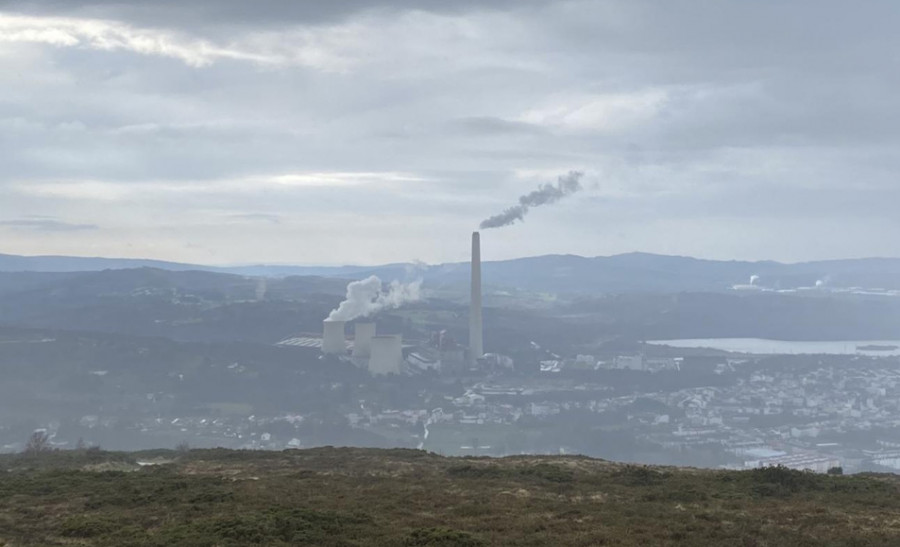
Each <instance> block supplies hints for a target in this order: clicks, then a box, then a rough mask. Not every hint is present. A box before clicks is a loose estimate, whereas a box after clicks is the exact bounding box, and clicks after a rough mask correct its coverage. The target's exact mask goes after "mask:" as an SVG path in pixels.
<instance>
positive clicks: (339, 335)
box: [322, 319, 347, 355]
mask: <svg viewBox="0 0 900 547" xmlns="http://www.w3.org/2000/svg"><path fill="white" fill-rule="evenodd" d="M322 353H329V354H333V355H343V354H345V353H347V340H346V338H344V322H343V321H334V320H332V319H326V320H325V321H322Z"/></svg>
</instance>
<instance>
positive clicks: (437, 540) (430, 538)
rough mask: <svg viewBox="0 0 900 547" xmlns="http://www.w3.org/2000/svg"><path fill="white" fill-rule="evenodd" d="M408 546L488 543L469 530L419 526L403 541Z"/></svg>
mask: <svg viewBox="0 0 900 547" xmlns="http://www.w3.org/2000/svg"><path fill="white" fill-rule="evenodd" d="M403 545H405V546H407V547H481V546H482V545H486V543H485V542H484V541H482V540H480V539H478V538H476V537H475V536H473V535H472V534H469V533H468V532H462V531H460V530H452V529H450V528H418V529H416V530H413V531H412V532H411V533H410V534H409V535H408V536H407V537H406V540H405V541H404V542H403Z"/></svg>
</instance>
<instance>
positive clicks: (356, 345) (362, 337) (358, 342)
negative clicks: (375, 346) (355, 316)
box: [353, 323, 375, 357]
mask: <svg viewBox="0 0 900 547" xmlns="http://www.w3.org/2000/svg"><path fill="white" fill-rule="evenodd" d="M354 328H355V329H356V330H355V332H356V334H355V335H354V338H353V356H354V357H368V356H369V355H370V354H371V348H372V337H373V336H375V323H357V324H356V325H355V327H354Z"/></svg>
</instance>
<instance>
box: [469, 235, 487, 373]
mask: <svg viewBox="0 0 900 547" xmlns="http://www.w3.org/2000/svg"><path fill="white" fill-rule="evenodd" d="M471 290H472V300H471V303H470V304H469V360H470V361H471V362H472V363H474V362H475V360H476V359H478V358H479V357H481V356H482V355H484V343H483V340H482V323H481V236H480V235H479V234H478V232H472V289H471Z"/></svg>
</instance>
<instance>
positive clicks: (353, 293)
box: [328, 275, 422, 321]
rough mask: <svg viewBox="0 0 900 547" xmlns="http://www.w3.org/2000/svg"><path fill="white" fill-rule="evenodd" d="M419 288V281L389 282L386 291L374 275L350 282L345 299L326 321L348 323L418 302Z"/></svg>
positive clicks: (420, 283)
mask: <svg viewBox="0 0 900 547" xmlns="http://www.w3.org/2000/svg"><path fill="white" fill-rule="evenodd" d="M421 288H422V280H421V279H418V280H416V281H413V282H412V283H401V282H399V281H397V280H394V281H391V284H390V285H388V288H387V290H386V291H385V290H383V289H382V284H381V279H379V278H378V276H375V275H373V276H370V277H367V278H366V279H362V280H360V281H352V282H351V283H350V284H349V285H347V298H346V299H345V300H344V301H343V302H341V304H340V305H339V306H338V307H337V308H335V309H334V310H332V312H331V313H330V314H329V315H328V319H329V320H332V321H350V320H352V319H356V318H357V317H367V316H369V315H372V314H373V313H376V312H379V311H381V310H386V309H394V308H399V307H400V306H402V305H403V304H406V303H407V302H415V301H416V300H419V298H421V295H420V293H421Z"/></svg>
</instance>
